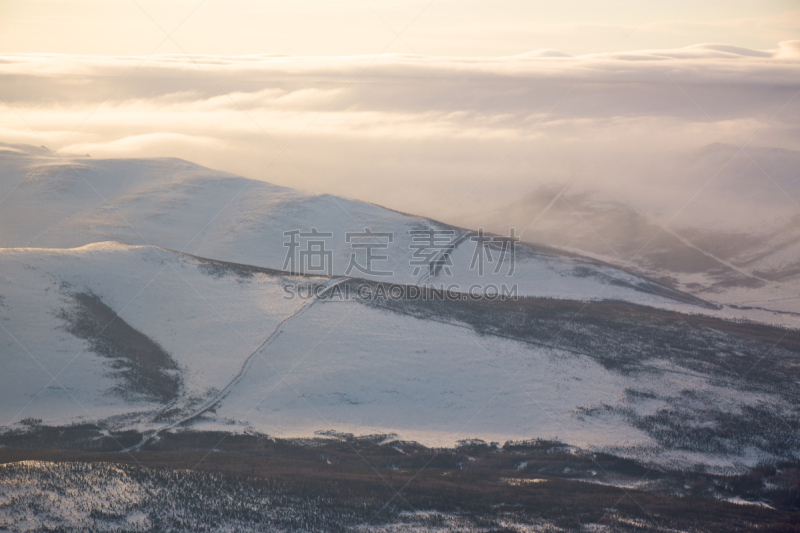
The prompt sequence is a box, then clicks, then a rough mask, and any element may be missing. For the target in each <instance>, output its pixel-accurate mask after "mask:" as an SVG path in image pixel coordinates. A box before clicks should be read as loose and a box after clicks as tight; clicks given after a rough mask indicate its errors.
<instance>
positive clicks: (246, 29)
mask: <svg viewBox="0 0 800 533" xmlns="http://www.w3.org/2000/svg"><path fill="white" fill-rule="evenodd" d="M187 17H188V18H187ZM159 26H160V27H161V28H163V29H164V30H165V31H167V32H172V31H173V30H175V29H176V28H177V30H176V31H175V33H174V34H173V35H172V37H173V38H174V40H175V41H176V42H177V43H178V45H180V47H181V48H183V50H184V51H185V52H187V53H189V54H218V55H242V54H263V53H280V54H290V55H353V54H375V53H379V52H381V51H382V50H384V49H385V48H386V47H387V45H388V46H389V47H388V49H386V51H387V52H388V53H413V54H420V55H426V56H431V55H434V56H435V55H442V56H504V55H516V54H521V53H524V52H529V51H532V50H540V49H546V48H550V49H557V50H560V51H562V52H565V53H568V54H571V55H578V54H587V53H598V52H609V51H611V50H612V49H614V47H615V46H616V50H619V51H624V50H636V49H638V48H680V47H684V46H689V45H693V44H698V43H709V42H713V43H725V44H730V45H735V46H742V47H746V48H756V49H767V48H774V47H775V46H776V44H777V43H778V42H780V41H784V40H790V39H797V38H798V33H799V31H800V6H799V5H798V2H797V1H796V0H738V1H737V0H703V1H697V0H661V1H658V0H564V1H557V2H556V1H552V0H550V1H541V0H539V1H536V0H493V1H491V2H490V1H487V0H483V1H476V0H434V1H433V2H431V1H430V0H409V1H403V0H393V1H376V0H339V1H336V0H324V1H322V0H293V1H291V2H287V1H285V0H283V1H281V2H277V1H269V0H267V1H253V0H225V1H222V0H205V1H202V2H201V1H199V0H167V1H165V0H135V1H134V0H75V1H64V0H5V1H3V2H0V51H2V52H5V53H32V52H40V53H41V52H44V53H53V52H58V53H67V54H92V55H95V54H97V55H137V56H143V55H147V54H150V53H151V52H154V53H157V54H163V53H178V52H180V50H179V49H178V48H177V46H176V45H175V44H173V43H172V42H169V41H167V42H165V43H164V44H163V45H161V46H159V44H160V43H161V42H162V41H163V40H164V34H163V33H162V32H161V30H160V29H159ZM406 27H407V29H405V31H404V32H403V33H402V36H401V38H399V39H396V40H395V41H394V42H392V40H393V39H394V38H395V36H396V32H400V31H402V30H403V29H404V28H406ZM634 28H635V29H634ZM631 29H633V32H632V33H631V35H630V38H629V39H625V40H624V41H623V42H620V40H622V39H623V38H624V36H625V33H627V32H628V31H630V30H631ZM390 43H391V44H390Z"/></svg>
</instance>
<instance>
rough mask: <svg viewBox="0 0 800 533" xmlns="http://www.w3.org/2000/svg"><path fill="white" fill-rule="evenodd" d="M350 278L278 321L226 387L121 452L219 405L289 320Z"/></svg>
mask: <svg viewBox="0 0 800 533" xmlns="http://www.w3.org/2000/svg"><path fill="white" fill-rule="evenodd" d="M350 279H351V278H347V277H342V278H335V279H333V280H331V281H330V282H328V284H327V285H326V286H325V288H324V289H323V290H322V291H320V292H319V293H318V294H316V295H315V297H314V298H312V299H311V300H309V301H308V302H306V303H304V304H303V305H301V306H300V307H298V308H297V309H296V310H295V311H294V312H293V313H292V314H291V315H289V316H287V317H286V318H284V319H283V320H281V321H280V322H279V323H278V325H277V326H275V329H273V330H272V333H270V334H269V335H268V336H267V338H266V339H264V342H262V343H261V344H259V345H258V347H257V348H256V349H255V350H253V351H252V352H251V353H250V355H248V356H247V357H246V358H245V360H244V361H243V362H242V365H241V368H240V369H239V372H237V373H236V375H234V376H233V378H231V380H230V381H229V382H228V384H227V385H225V387H223V388H222V389H221V390H220V391H219V392H218V393H217V394H215V395H214V396H213V397H212V398H210V399H208V400H206V401H205V402H203V403H202V405H200V406H199V407H197V408H196V409H194V410H193V411H192V412H191V413H189V414H187V415H185V416H183V417H181V418H180V419H179V420H176V421H174V422H170V423H169V424H165V425H164V426H162V427H160V428H158V429H157V430H155V431H154V432H153V433H151V434H149V435H145V436H144V437H143V438H142V440H141V441H139V442H138V443H136V444H134V445H133V446H131V447H129V448H125V449H123V450H120V453H125V452H130V451H134V450H138V449H139V448H141V447H142V446H143V445H144V444H145V443H146V442H147V441H149V440H150V439H152V438H154V437H156V436H157V435H158V434H159V433H161V432H163V431H167V430H170V429H172V428H175V427H177V426H180V425H182V424H185V423H187V422H189V421H191V420H193V419H195V418H197V417H199V416H201V415H202V414H203V413H205V412H207V411H209V410H210V409H212V408H213V407H214V406H215V405H217V404H218V403H219V402H221V401H222V400H224V399H225V397H227V396H228V395H229V394H230V393H231V391H232V390H233V389H234V387H236V385H238V384H239V382H241V381H242V379H243V378H244V376H245V375H246V374H247V371H248V370H250V367H251V366H252V365H253V361H254V359H255V356H256V355H257V354H258V353H259V352H260V351H261V350H263V349H264V348H265V347H267V346H269V345H270V344H271V343H272V341H273V340H275V339H276V338H277V337H278V336H279V335H280V334H281V333H282V332H283V328H284V327H285V326H286V325H287V324H288V323H289V322H291V321H293V320H295V319H296V318H299V317H300V316H302V315H303V314H305V312H306V311H308V310H309V309H311V307H313V306H314V304H315V303H317V302H318V301H319V300H320V299H321V298H322V297H323V296H325V294H326V293H327V292H328V291H330V290H331V289H333V288H334V287H336V286H337V285H341V284H342V283H346V282H347V281H350ZM176 403H177V402H174V403H173V404H171V405H170V406H167V407H165V408H162V409H160V410H159V411H158V413H164V412H166V411H167V410H168V409H169V408H171V407H174V405H175V404H176Z"/></svg>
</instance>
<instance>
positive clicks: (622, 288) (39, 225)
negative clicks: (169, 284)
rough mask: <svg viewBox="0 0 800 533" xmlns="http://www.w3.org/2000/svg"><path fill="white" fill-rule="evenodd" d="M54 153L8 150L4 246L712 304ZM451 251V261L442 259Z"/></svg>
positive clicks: (125, 164)
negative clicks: (144, 251)
mask: <svg viewBox="0 0 800 533" xmlns="http://www.w3.org/2000/svg"><path fill="white" fill-rule="evenodd" d="M43 155H46V152H45V153H44V154H42V153H40V151H37V150H35V149H31V148H29V147H21V148H20V147H11V146H7V147H6V149H5V150H0V166H2V168H3V169H4V172H3V173H2V175H0V180H2V182H0V199H3V198H5V200H4V201H3V203H2V204H0V207H2V209H0V228H2V230H0V246H2V247H8V248H25V247H37V248H74V247H79V246H83V245H86V244H90V243H95V242H106V241H116V242H124V243H128V244H135V245H151V246H158V247H162V248H167V249H171V250H175V251H180V252H184V253H189V254H192V255H197V256H201V257H205V258H211V259H217V260H222V261H228V262H235V263H242V264H247V265H254V266H261V267H266V268H272V269H278V270H290V271H300V270H302V271H305V272H309V273H319V274H334V275H344V274H347V275H350V276H353V277H361V278H366V279H374V280H380V281H385V282H391V283H401V284H420V283H423V284H424V283H428V284H434V285H439V286H457V287H458V288H459V289H461V290H464V291H466V290H468V289H469V287H471V286H473V285H478V284H479V285H481V287H484V286H488V285H494V286H497V287H498V288H500V289H502V285H506V286H507V287H511V286H512V285H515V284H516V285H517V290H518V294H519V295H532V296H544V297H554V298H574V299H618V300H625V301H631V302H637V303H644V304H650V305H661V306H668V307H676V306H677V307H681V308H684V307H686V306H688V308H691V309H692V310H695V311H696V310H701V309H703V308H704V307H706V308H707V307H713V306H709V305H708V304H707V303H706V302H703V301H701V300H699V299H696V298H693V297H691V296H689V295H688V294H681V293H680V292H678V291H674V290H671V289H669V288H668V287H666V286H664V285H659V284H658V283H654V282H653V281H651V280H648V279H646V278H643V277H641V276H636V275H634V274H632V273H630V272H626V271H623V270H620V269H617V268H612V267H610V266H608V265H606V264H603V263H600V262H598V261H593V260H589V259H586V258H581V257H577V256H574V255H570V254H564V253H559V252H557V251H556V250H551V249H543V248H541V247H532V246H525V245H522V244H519V245H517V247H516V250H515V253H514V254H513V257H514V264H513V272H512V271H511V269H512V264H511V263H512V261H511V257H512V254H511V252H510V251H509V250H508V249H507V251H506V253H505V255H503V254H502V243H500V242H497V241H495V242H486V243H485V244H483V245H484V246H486V247H490V249H488V250H480V251H481V252H483V253H481V254H479V255H481V256H482V259H483V271H482V272H481V269H480V265H479V261H478V258H476V256H475V255H476V254H475V252H476V247H477V246H479V245H481V244H482V243H479V241H476V240H473V238H476V239H477V238H478V235H476V233H475V232H471V231H469V230H465V229H461V228H456V227H452V226H449V225H446V224H443V223H441V222H437V221H434V220H430V219H426V218H422V217H416V216H411V215H406V214H403V213H398V212H396V211H392V210H389V209H385V208H382V207H379V206H375V205H372V204H367V203H364V202H358V201H354V200H348V199H344V198H339V197H335V196H331V195H328V194H320V195H314V194H310V193H305V192H300V191H297V190H293V189H287V188H284V187H278V186H275V185H272V184H269V183H266V182H263V181H257V180H248V179H245V178H241V177H238V176H233V175H230V174H226V173H223V172H218V171H214V170H211V169H207V168H204V167H200V166H198V165H194V164H192V163H188V162H186V161H182V160H177V159H154V160H99V161H94V160H92V159H90V158H85V157H83V158H76V157H72V158H66V159H64V158H61V157H57V156H51V157H50V158H44V159H43V157H42V156H43ZM314 229H315V230H317V232H318V233H325V234H328V235H329V236H326V237H303V236H302V235H300V236H299V237H298V238H297V243H298V244H299V246H298V247H297V248H294V254H293V256H294V259H295V262H294V263H287V254H288V253H289V252H290V247H289V246H287V244H290V240H291V236H287V235H285V233H286V232H292V231H300V232H303V233H305V234H310V233H311V232H312V230H314ZM366 229H369V230H370V231H372V232H373V233H385V234H389V235H390V236H384V237H375V238H371V239H369V238H368V239H366V240H365V239H364V238H362V237H353V238H350V241H349V242H348V237H347V234H348V233H364V232H365V230H366ZM430 230H432V231H434V232H436V235H435V237H434V238H435V239H436V242H435V246H431V247H427V248H425V247H424V246H425V245H426V238H427V237H426V235H425V234H424V232H427V231H430ZM412 232H417V233H412ZM420 232H422V233H420ZM505 235H507V233H506V234H505ZM487 238H488V237H487ZM390 240H391V242H389V241H390ZM311 241H322V242H323V243H324V244H323V246H324V248H325V250H326V251H329V252H330V260H329V263H325V264H329V265H330V269H325V268H321V269H319V270H313V265H308V264H304V265H301V264H300V263H301V261H302V260H303V258H302V257H301V255H300V254H301V253H302V252H303V251H305V250H308V249H309V245H310V243H311ZM366 241H370V242H373V243H376V244H378V243H383V245H385V248H377V249H374V250H373V251H372V252H371V253H372V255H373V256H375V257H378V256H385V257H386V259H381V260H376V261H374V262H373V263H372V264H371V267H372V268H371V269H370V270H371V271H372V272H375V273H376V274H371V273H370V272H365V271H364V269H362V270H358V269H357V268H352V269H350V268H349V267H350V264H351V258H352V256H353V254H356V262H357V263H358V264H359V265H361V266H362V267H366V266H367V264H366V263H367V262H366V250H365V249H364V248H358V246H357V245H358V244H359V243H361V244H363V243H365V242H366ZM420 243H421V244H420ZM354 244H355V245H356V246H353V245H354ZM442 254H446V255H447V256H448V257H449V259H442V257H443V255H442ZM501 255H502V258H501ZM437 258H440V265H439V266H437V267H434V268H433V270H431V268H429V266H428V265H429V264H432V263H434V262H435V261H436V260H437ZM317 259H319V257H317ZM490 261H491V262H490ZM319 264H320V265H322V266H324V264H323V263H319ZM292 267H293V268H292ZM377 273H390V274H391V275H377ZM509 273H510V274H511V275H509ZM476 290H477V289H476ZM490 290H494V289H490Z"/></svg>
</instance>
